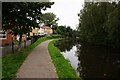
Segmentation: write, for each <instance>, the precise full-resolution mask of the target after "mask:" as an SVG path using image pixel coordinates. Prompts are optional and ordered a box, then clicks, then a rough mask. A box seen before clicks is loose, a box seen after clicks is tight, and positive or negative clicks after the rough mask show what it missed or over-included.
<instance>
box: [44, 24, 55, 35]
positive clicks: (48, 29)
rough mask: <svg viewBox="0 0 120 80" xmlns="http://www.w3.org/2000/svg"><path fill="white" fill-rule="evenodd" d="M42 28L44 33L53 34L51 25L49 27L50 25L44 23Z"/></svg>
mask: <svg viewBox="0 0 120 80" xmlns="http://www.w3.org/2000/svg"><path fill="white" fill-rule="evenodd" d="M42 29H43V30H44V33H45V34H46V35H51V34H53V29H52V28H51V27H49V26H46V25H44V26H43V27H42Z"/></svg>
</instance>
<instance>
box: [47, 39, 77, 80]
mask: <svg viewBox="0 0 120 80" xmlns="http://www.w3.org/2000/svg"><path fill="white" fill-rule="evenodd" d="M55 41H56V40H53V41H52V42H50V43H49V45H48V51H49V53H50V55H51V58H52V61H53V63H54V65H55V67H56V71H57V74H58V77H59V79H60V80H66V79H68V80H71V79H73V80H76V79H79V77H78V76H77V74H76V73H75V71H74V69H73V68H72V66H71V65H70V64H69V63H68V61H67V60H66V59H65V58H64V57H63V56H62V54H61V53H60V50H59V49H58V48H57V47H55V46H54V43H55Z"/></svg>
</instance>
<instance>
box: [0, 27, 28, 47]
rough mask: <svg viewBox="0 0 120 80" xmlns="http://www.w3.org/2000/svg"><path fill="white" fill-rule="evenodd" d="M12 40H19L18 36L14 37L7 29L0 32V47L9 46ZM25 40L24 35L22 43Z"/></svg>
mask: <svg viewBox="0 0 120 80" xmlns="http://www.w3.org/2000/svg"><path fill="white" fill-rule="evenodd" d="M12 40H19V35H17V36H14V34H13V31H12V30H10V29H8V30H6V31H3V30H0V45H10V44H12ZM25 40H26V35H25V34H24V35H22V41H25Z"/></svg>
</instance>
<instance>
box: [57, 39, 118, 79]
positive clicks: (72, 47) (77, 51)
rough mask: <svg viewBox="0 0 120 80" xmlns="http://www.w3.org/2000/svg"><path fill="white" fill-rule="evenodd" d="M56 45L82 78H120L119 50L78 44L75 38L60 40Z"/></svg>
mask: <svg viewBox="0 0 120 80" xmlns="http://www.w3.org/2000/svg"><path fill="white" fill-rule="evenodd" d="M57 43H58V42H57ZM56 46H57V47H58V48H59V49H60V50H61V52H62V54H63V55H64V57H65V58H66V59H68V60H70V63H71V65H72V67H73V68H74V69H75V70H76V72H77V73H78V75H80V77H81V78H82V80H84V79H85V80H86V79H90V78H95V79H98V78H99V79H103V78H104V79H114V80H120V50H117V49H110V48H105V47H99V46H90V45H80V44H78V43H77V41H75V40H72V41H71V40H61V41H59V45H58V44H57V45H56Z"/></svg>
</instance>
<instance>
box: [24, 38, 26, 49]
mask: <svg viewBox="0 0 120 80" xmlns="http://www.w3.org/2000/svg"><path fill="white" fill-rule="evenodd" d="M24 47H25V48H26V40H25V41H24Z"/></svg>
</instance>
